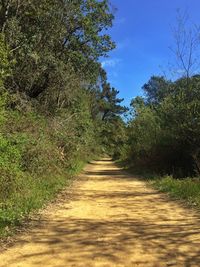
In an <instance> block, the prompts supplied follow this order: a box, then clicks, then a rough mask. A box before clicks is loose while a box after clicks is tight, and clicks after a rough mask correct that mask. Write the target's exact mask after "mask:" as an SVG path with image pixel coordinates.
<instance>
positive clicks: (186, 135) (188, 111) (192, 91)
mask: <svg viewBox="0 0 200 267" xmlns="http://www.w3.org/2000/svg"><path fill="white" fill-rule="evenodd" d="M199 81H200V78H199V76H198V75H196V76H194V77H191V78H189V79H188V78H187V79H186V78H184V77H183V78H181V79H179V80H177V81H174V82H171V81H167V80H164V78H163V77H152V78H151V79H150V81H149V82H148V83H147V84H145V86H144V87H143V89H144V90H145V93H146V95H145V97H144V98H141V97H137V98H135V99H134V100H133V101H132V103H131V107H132V112H131V114H132V118H131V119H130V121H129V123H128V128H127V133H128V146H127V147H128V148H127V151H126V156H125V159H126V161H128V162H129V164H130V165H131V166H132V167H134V168H135V169H137V170H138V169H142V170H144V169H146V170H148V171H150V172H153V173H154V172H157V173H159V174H171V175H173V176H175V177H187V176H194V175H196V174H199V173H200V127H199V126H200V124H199V121H200V104H199V103H200V91H199V85H200V83H199Z"/></svg>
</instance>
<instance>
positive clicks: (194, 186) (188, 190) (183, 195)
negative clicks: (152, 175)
mask: <svg viewBox="0 0 200 267" xmlns="http://www.w3.org/2000/svg"><path fill="white" fill-rule="evenodd" d="M151 184H152V185H153V186H154V187H155V188H156V189H158V190H160V191H161V192H166V193H169V195H170V196H172V197H173V198H176V199H180V200H181V199H183V200H185V201H186V202H187V203H188V204H190V205H192V206H196V207H198V208H199V207H200V181H199V178H193V179H191V178H186V179H184V180H178V179H173V178H172V177H170V176H167V177H164V178H161V179H156V180H153V181H151Z"/></svg>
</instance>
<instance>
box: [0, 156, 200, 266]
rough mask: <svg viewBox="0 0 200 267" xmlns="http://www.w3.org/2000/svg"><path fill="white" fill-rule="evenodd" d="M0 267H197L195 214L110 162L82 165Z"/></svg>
mask: <svg viewBox="0 0 200 267" xmlns="http://www.w3.org/2000/svg"><path fill="white" fill-rule="evenodd" d="M73 191H74V192H73V194H72V198H71V199H70V200H69V199H68V198H69V197H67V194H66V195H65V194H63V197H62V198H61V200H60V203H59V204H56V205H53V207H51V208H50V209H49V210H48V212H46V214H45V215H44V216H43V217H42V220H41V222H40V223H39V224H38V226H35V227H34V228H33V229H32V230H31V231H30V232H29V233H28V234H24V235H23V236H22V237H21V238H20V239H19V240H18V241H17V242H16V244H15V245H14V246H13V247H11V248H10V249H8V250H7V251H5V252H3V253H1V254H0V267H40V266H41V267H46V266H47V267H72V266H73V267H79V266H81V267H96V266H98V267H99V266H101V267H110V266H111V267H112V266H117V267H119V266H123V267H124V266H127V267H131V266H145V267H146V266H151V267H156V266H157V267H158V266H185V267H189V266H197V267H199V266H200V217H198V215H197V214H196V213H194V212H191V211H190V210H188V209H185V208H183V207H181V206H180V205H179V204H177V203H174V202H171V201H169V200H168V199H167V197H165V195H162V194H159V193H157V192H156V191H154V190H152V189H150V188H148V187H146V185H145V184H144V183H143V182H142V181H139V180H137V179H134V178H133V177H132V176H131V175H128V174H126V173H125V172H123V171H122V170H120V169H119V168H117V167H116V166H115V165H114V164H113V163H112V162H111V161H109V160H107V159H103V160H102V161H97V162H93V163H92V164H90V165H89V166H88V167H87V168H86V170H85V173H84V174H83V175H81V177H80V180H79V181H78V182H75V185H74V190H73Z"/></svg>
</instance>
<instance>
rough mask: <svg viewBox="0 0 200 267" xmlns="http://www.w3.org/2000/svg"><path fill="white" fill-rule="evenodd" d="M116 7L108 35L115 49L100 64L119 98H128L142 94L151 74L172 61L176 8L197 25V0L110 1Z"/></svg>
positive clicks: (199, 2)
mask: <svg viewBox="0 0 200 267" xmlns="http://www.w3.org/2000/svg"><path fill="white" fill-rule="evenodd" d="M111 2H112V4H113V5H114V6H115V7H116V8H117V11H116V13H115V21H114V25H113V28H112V29H111V30H109V34H110V35H111V36H112V39H113V40H114V41H115V42H116V45H117V48H116V49H115V50H114V51H112V52H111V53H110V55H109V57H108V58H106V59H103V60H102V61H103V62H102V65H103V67H104V68H105V69H106V70H107V73H108V79H109V81H110V83H111V84H112V85H113V86H114V87H115V88H117V89H118V90H120V97H123V98H124V99H125V101H124V104H125V105H129V103H130V100H131V99H132V98H133V97H135V96H137V95H141V94H142V90H141V87H142V85H143V84H144V83H145V82H147V81H148V79H149V78H150V77H151V76H152V75H162V74H163V70H167V69H168V63H169V62H172V61H173V58H174V56H173V54H172V52H171V51H170V49H169V47H171V46H173V43H174V40H173V32H172V27H174V26H175V25H176V16H177V9H181V10H182V11H185V10H187V12H188V14H189V17H190V20H191V21H192V22H193V23H196V24H198V25H200V15H199V14H200V13H199V12H200V0H111Z"/></svg>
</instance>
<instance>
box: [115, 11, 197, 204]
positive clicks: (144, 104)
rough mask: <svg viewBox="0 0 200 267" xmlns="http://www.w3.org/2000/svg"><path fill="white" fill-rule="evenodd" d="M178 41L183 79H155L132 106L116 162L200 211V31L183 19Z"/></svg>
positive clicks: (179, 65)
mask: <svg viewBox="0 0 200 267" xmlns="http://www.w3.org/2000/svg"><path fill="white" fill-rule="evenodd" d="M174 36H175V45H174V48H173V49H172V50H173V52H174V53H175V55H176V66H177V68H178V72H179V73H181V75H177V74H176V75H175V76H174V78H173V79H168V78H167V77H166V76H152V77H150V79H149V81H147V83H146V84H144V86H143V88H142V89H143V95H142V96H138V97H136V98H134V99H133V100H132V102H131V105H130V112H129V119H128V122H127V124H126V125H125V126H124V130H123V131H124V132H125V135H124V138H123V142H122V145H121V146H120V147H119V146H118V148H117V151H116V152H117V153H115V155H114V157H115V158H116V159H118V160H119V161H121V163H122V164H123V166H125V167H126V168H128V169H131V171H132V172H133V173H139V174H142V175H143V176H144V177H148V178H152V179H153V185H155V186H156V188H158V189H160V190H161V191H165V192H169V193H170V194H171V195H173V196H176V197H178V198H182V199H185V200H187V201H188V202H190V203H195V205H198V206H199V207H200V180H199V177H200V75H199V72H198V70H199V63H200V61H199V58H198V52H199V49H200V39H199V29H198V27H196V26H195V27H194V28H191V29H189V28H187V20H186V19H185V17H184V16H181V14H179V16H178V20H177V26H176V28H175V29H174ZM175 71H176V69H174V73H175ZM177 76H178V77H177ZM155 177H160V178H158V179H157V178H156V179H154V178H155ZM163 177H164V178H163Z"/></svg>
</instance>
